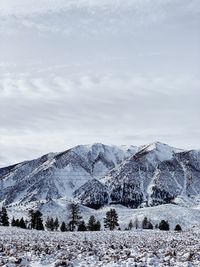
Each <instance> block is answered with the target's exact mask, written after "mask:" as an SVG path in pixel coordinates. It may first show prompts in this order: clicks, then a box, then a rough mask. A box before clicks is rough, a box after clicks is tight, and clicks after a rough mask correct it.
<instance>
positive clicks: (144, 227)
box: [142, 217, 153, 229]
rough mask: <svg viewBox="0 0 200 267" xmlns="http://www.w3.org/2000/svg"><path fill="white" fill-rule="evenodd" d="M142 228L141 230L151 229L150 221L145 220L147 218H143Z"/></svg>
mask: <svg viewBox="0 0 200 267" xmlns="http://www.w3.org/2000/svg"><path fill="white" fill-rule="evenodd" d="M142 228H143V229H153V224H152V223H151V221H150V220H148V219H147V217H144V220H143V222H142Z"/></svg>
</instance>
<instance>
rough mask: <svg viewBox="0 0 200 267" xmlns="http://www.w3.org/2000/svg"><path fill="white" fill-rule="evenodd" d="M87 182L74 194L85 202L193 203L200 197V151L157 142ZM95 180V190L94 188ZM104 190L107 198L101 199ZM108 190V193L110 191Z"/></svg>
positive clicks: (148, 204) (187, 204) (143, 204)
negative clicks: (180, 148)
mask: <svg viewBox="0 0 200 267" xmlns="http://www.w3.org/2000/svg"><path fill="white" fill-rule="evenodd" d="M100 182H101V185H99V186H98V185H97V183H96V181H90V183H89V184H88V183H86V184H85V185H83V186H82V187H81V188H80V189H79V190H76V191H75V193H74V195H75V197H76V198H78V199H80V200H81V202H82V203H83V204H85V205H88V206H90V205H92V206H93V205H97V204H98V205H101V204H102V205H103V204H105V203H108V204H109V203H115V204H123V205H125V206H130V207H134V208H137V207H141V206H154V205H159V204H166V203H176V204H181V205H183V206H191V205H194V204H196V203H198V201H199V196H200V152H199V151H183V150H179V149H175V148H172V147H170V146H168V145H166V144H162V143H159V142H157V143H153V144H150V145H147V146H143V147H140V148H139V149H138V152H137V153H136V154H134V155H132V156H131V157H129V158H128V159H127V160H125V161H124V162H122V163H121V164H120V165H119V166H118V167H117V168H115V169H112V170H111V171H110V172H109V174H108V175H106V176H105V177H104V178H101V179H100ZM92 183H94V187H95V188H96V190H95V192H94V190H90V188H92ZM99 192H103V195H104V196H106V197H105V198H103V197H101V198H99V197H98V196H99ZM106 192H107V194H106Z"/></svg>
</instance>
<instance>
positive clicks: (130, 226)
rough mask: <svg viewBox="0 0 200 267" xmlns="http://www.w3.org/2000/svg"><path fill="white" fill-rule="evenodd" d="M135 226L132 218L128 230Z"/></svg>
mask: <svg viewBox="0 0 200 267" xmlns="http://www.w3.org/2000/svg"><path fill="white" fill-rule="evenodd" d="M132 228H133V222H132V220H130V222H129V224H128V230H131V229H132Z"/></svg>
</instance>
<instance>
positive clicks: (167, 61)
mask: <svg viewBox="0 0 200 267" xmlns="http://www.w3.org/2000/svg"><path fill="white" fill-rule="evenodd" d="M199 10H200V2H199V0H190V1H188V0H129V1H124V0H101V1H100V0H96V1H89V0H76V1H74V0H73V1H72V0H69V1H66V0H40V1H37V4H35V1H33V0H29V1H27V0H2V1H1V4H0V22H1V23H0V39H1V42H0V51H1V53H0V122H1V126H0V157H1V159H2V161H3V162H4V163H5V162H9V163H11V162H14V161H19V160H22V159H26V158H32V157H34V156H39V155H40V154H42V153H46V152H49V151H52V150H53V151H59V150H63V149H65V148H68V147H69V146H72V145H75V144H79V143H91V142H105V143H116V144H120V143H121V144H122V143H127V144H128V143H129V144H130V143H132V144H136V145H140V144H142V143H146V142H150V141H154V140H155V139H159V140H161V141H165V142H170V143H172V144H174V145H176V146H181V147H187V146H188V147H195V146H196V147H199V146H200V143H199V140H198V138H197V137H198V133H199V131H200V128H199V126H198V125H199V122H198V117H199V114H200V109H199V103H198V99H199V97H200V90H199V87H200V80H199V77H200V76H199V74H200V73H199V70H200V68H199V62H200V50H199V46H200V36H199V27H200V21H199ZM1 159H0V160H1Z"/></svg>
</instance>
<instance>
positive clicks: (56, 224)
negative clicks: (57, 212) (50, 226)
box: [54, 218, 59, 231]
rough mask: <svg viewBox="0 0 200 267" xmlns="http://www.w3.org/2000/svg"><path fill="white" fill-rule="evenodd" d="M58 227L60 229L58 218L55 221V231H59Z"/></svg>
mask: <svg viewBox="0 0 200 267" xmlns="http://www.w3.org/2000/svg"><path fill="white" fill-rule="evenodd" d="M58 227H59V221H58V218H56V219H55V221H54V229H55V230H56V231H58Z"/></svg>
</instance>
